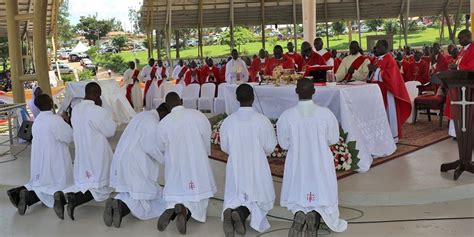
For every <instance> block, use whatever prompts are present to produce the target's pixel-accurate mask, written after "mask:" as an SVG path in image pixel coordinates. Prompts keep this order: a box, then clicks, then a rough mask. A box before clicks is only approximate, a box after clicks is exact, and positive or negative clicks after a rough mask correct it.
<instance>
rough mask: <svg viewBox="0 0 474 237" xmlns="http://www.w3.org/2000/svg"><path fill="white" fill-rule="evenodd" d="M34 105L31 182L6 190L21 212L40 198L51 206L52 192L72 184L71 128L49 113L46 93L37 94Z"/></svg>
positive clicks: (49, 100)
mask: <svg viewBox="0 0 474 237" xmlns="http://www.w3.org/2000/svg"><path fill="white" fill-rule="evenodd" d="M35 106H36V107H37V108H38V109H39V110H40V113H39V114H38V115H37V117H36V119H35V122H34V124H33V128H32V134H33V140H32V146H31V162H30V167H31V168H30V181H29V182H28V183H27V184H25V186H21V187H18V188H14V189H10V190H8V191H7V194H8V197H9V198H10V201H11V202H12V204H13V205H14V206H15V207H17V208H18V213H19V214H20V215H24V214H25V211H26V209H27V208H28V206H31V205H33V204H35V203H37V202H39V201H41V202H42V203H43V204H44V205H46V206H47V207H49V208H52V207H53V204H54V197H53V195H54V193H55V192H56V191H59V190H63V189H65V188H67V187H69V186H71V185H72V184H74V179H73V177H72V161H71V155H70V154H69V143H71V142H72V128H71V126H69V124H67V123H66V122H65V121H64V119H63V118H61V117H60V116H58V115H56V114H54V113H53V112H52V109H53V100H52V99H51V97H49V95H47V94H42V95H38V96H37V97H36V98H35Z"/></svg>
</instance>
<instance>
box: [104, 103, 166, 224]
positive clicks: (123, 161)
mask: <svg viewBox="0 0 474 237" xmlns="http://www.w3.org/2000/svg"><path fill="white" fill-rule="evenodd" d="M159 121H160V117H159V115H158V112H157V111H156V110H150V111H145V112H141V113H139V114H137V115H135V117H133V119H132V121H130V123H129V124H128V125H127V128H125V131H124V132H123V134H122V136H121V137H120V140H119V143H118V144H117V148H116V149H115V153H114V157H113V160H112V165H111V169H110V186H111V187H113V188H115V191H116V192H118V193H119V194H118V196H117V197H115V198H116V199H120V200H122V201H124V202H125V203H126V204H127V206H128V208H129V209H130V212H131V213H132V215H133V216H135V217H137V218H138V219H141V220H148V219H152V218H156V217H159V216H160V215H161V214H162V213H163V211H164V210H165V208H166V203H165V202H164V201H163V199H162V188H161V186H160V185H159V183H158V175H159V171H160V166H159V163H162V162H163V154H162V153H161V152H160V150H159V149H158V147H157V146H156V140H157V134H158V123H159Z"/></svg>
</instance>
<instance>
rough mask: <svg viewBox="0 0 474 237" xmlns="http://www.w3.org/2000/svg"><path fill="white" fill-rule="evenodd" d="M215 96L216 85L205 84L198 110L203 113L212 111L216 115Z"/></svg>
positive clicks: (202, 88) (202, 87)
mask: <svg viewBox="0 0 474 237" xmlns="http://www.w3.org/2000/svg"><path fill="white" fill-rule="evenodd" d="M215 94H216V84H214V83H204V84H203V85H202V86H201V96H200V97H199V99H198V109H199V110H201V111H211V113H214V98H215Z"/></svg>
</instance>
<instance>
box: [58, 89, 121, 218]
mask: <svg viewBox="0 0 474 237" xmlns="http://www.w3.org/2000/svg"><path fill="white" fill-rule="evenodd" d="M85 91H86V92H85V94H86V96H85V97H84V100H83V101H81V102H80V103H79V104H77V105H76V106H74V109H73V111H72V114H71V123H72V128H73V135H74V145H75V158H74V186H72V187H70V188H68V189H67V190H64V192H67V193H66V196H64V194H63V193H62V192H57V193H55V195H54V201H55V202H58V203H59V204H57V206H58V207H59V206H61V207H62V213H61V212H58V213H60V215H58V217H59V218H61V219H62V218H63V216H64V214H63V212H64V204H65V202H67V214H68V215H69V217H70V218H71V219H72V220H74V209H75V208H76V207H78V206H80V205H82V204H84V203H86V202H89V201H91V200H92V199H95V200H96V201H97V202H101V201H105V200H106V199H107V198H108V197H109V196H110V193H112V191H113V189H112V188H110V187H109V178H110V176H109V174H110V163H111V161H112V156H113V153H112V148H111V147H110V144H109V141H108V140H107V138H108V137H112V136H113V135H114V134H115V129H116V127H117V124H116V123H115V122H114V121H113V120H112V117H113V116H112V112H111V111H110V110H108V109H105V108H103V107H102V100H101V98H100V96H101V94H102V91H101V89H100V86H99V84H97V83H96V82H90V83H89V84H87V85H86V88H85ZM55 205H56V204H55Z"/></svg>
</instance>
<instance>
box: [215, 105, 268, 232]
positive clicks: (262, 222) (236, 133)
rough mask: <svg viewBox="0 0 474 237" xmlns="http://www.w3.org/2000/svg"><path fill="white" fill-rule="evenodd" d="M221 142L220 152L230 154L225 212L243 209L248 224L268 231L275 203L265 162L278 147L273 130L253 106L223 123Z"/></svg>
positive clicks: (266, 162)
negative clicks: (244, 207)
mask: <svg viewBox="0 0 474 237" xmlns="http://www.w3.org/2000/svg"><path fill="white" fill-rule="evenodd" d="M220 141H221V149H222V151H224V152H225V153H227V154H229V159H228V160H227V168H226V179H225V195H224V210H225V209H227V208H237V207H239V206H246V207H247V208H248V209H249V210H250V213H251V215H252V216H251V223H250V225H251V226H252V228H254V229H255V230H257V231H259V232H263V231H265V230H266V229H268V228H270V224H269V223H268V220H267V218H266V214H267V213H268V211H270V210H271V209H272V208H273V204H274V201H275V190H274V188H273V179H272V174H271V171H270V166H269V164H268V160H267V155H270V154H271V153H272V152H273V151H274V149H275V147H276V145H277V141H276V137H275V129H274V128H273V125H272V123H271V122H270V120H269V119H268V118H267V117H265V116H264V115H262V114H260V113H258V112H256V111H255V110H254V109H253V108H252V107H241V108H239V110H238V111H236V112H235V113H232V114H231V115H230V116H229V117H227V118H226V119H225V120H224V122H223V123H222V126H221V129H220ZM243 174H245V175H243Z"/></svg>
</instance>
